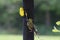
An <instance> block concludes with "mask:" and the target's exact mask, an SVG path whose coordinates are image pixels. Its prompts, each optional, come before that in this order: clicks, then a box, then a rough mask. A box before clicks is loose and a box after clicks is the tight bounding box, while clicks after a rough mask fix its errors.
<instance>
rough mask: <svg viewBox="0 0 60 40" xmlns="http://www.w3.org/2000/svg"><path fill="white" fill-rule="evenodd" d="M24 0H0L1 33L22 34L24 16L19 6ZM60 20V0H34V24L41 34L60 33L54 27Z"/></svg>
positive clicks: (59, 27)
mask: <svg viewBox="0 0 60 40" xmlns="http://www.w3.org/2000/svg"><path fill="white" fill-rule="evenodd" d="M21 6H23V2H22V0H0V34H16V35H18V34H22V27H23V23H22V17H21V16H20V15H19V8H20V7H21ZM57 21H60V0H48V1H47V2H46V0H34V24H35V25H36V28H37V30H38V32H39V33H40V35H60V33H59V32H57V33H54V32H52V29H53V27H54V26H56V27H57V28H58V29H60V26H57V25H56V22H57Z"/></svg>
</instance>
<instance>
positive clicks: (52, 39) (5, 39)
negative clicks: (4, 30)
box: [0, 35, 60, 40]
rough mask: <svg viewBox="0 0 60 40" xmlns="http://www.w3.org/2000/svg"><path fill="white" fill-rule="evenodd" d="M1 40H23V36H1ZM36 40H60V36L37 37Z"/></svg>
mask: <svg viewBox="0 0 60 40" xmlns="http://www.w3.org/2000/svg"><path fill="white" fill-rule="evenodd" d="M0 40H23V38H22V35H0ZM35 40H60V36H44V35H41V36H39V38H38V36H35Z"/></svg>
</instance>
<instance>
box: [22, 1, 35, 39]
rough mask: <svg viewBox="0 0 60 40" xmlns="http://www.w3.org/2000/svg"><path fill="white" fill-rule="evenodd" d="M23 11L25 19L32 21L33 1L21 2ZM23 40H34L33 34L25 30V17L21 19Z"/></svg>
mask: <svg viewBox="0 0 60 40" xmlns="http://www.w3.org/2000/svg"><path fill="white" fill-rule="evenodd" d="M23 7H24V11H25V12H26V13H27V18H32V19H33V14H34V0H23ZM23 25H24V26H23V40H34V32H29V29H28V28H27V21H26V16H24V17H23Z"/></svg>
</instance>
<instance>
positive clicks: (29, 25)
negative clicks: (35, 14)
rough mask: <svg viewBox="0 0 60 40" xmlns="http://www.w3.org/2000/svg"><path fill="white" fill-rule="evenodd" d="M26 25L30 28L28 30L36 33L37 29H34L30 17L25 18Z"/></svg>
mask: <svg viewBox="0 0 60 40" xmlns="http://www.w3.org/2000/svg"><path fill="white" fill-rule="evenodd" d="M27 26H28V29H29V30H30V32H32V31H34V32H35V33H36V34H37V29H35V25H34V23H33V20H32V18H29V19H28V20H27Z"/></svg>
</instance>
